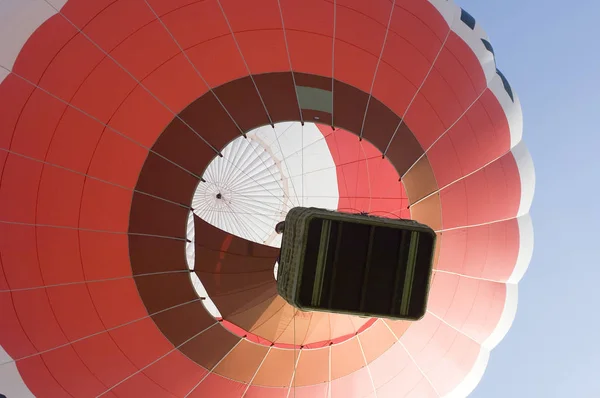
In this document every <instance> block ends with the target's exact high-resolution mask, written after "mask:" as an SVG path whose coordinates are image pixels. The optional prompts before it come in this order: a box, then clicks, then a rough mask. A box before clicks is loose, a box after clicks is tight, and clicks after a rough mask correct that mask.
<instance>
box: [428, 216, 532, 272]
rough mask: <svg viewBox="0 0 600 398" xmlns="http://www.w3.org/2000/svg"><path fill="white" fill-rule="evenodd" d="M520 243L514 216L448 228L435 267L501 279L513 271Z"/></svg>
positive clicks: (517, 225)
mask: <svg viewBox="0 0 600 398" xmlns="http://www.w3.org/2000/svg"><path fill="white" fill-rule="evenodd" d="M519 245H520V240H519V224H518V221H517V219H511V220H507V221H502V222H498V223H493V224H489V225H482V226H479V227H472V228H461V229H456V230H451V231H447V232H444V239H443V240H442V244H441V250H440V258H439V261H438V266H437V268H438V269H440V270H445V271H450V272H454V273H458V274H463V275H468V276H474V277H479V278H484V279H491V280H495V281H500V282H503V281H506V280H507V279H508V278H509V277H510V275H511V274H512V271H513V269H514V266H515V264H516V261H517V256H518V254H519Z"/></svg>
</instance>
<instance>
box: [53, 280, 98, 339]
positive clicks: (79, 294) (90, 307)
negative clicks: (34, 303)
mask: <svg viewBox="0 0 600 398" xmlns="http://www.w3.org/2000/svg"><path fill="white" fill-rule="evenodd" d="M48 298H49V300H50V305H51V306H52V311H54V315H55V316H56V319H57V320H58V322H59V324H60V327H61V329H62V330H63V332H64V333H65V335H66V336H67V339H69V341H73V340H77V339H81V338H85V337H88V336H91V335H92V334H95V333H99V332H101V331H103V330H104V325H103V324H102V321H101V320H100V318H99V317H98V313H97V312H96V309H95V308H94V303H93V302H92V300H91V297H90V294H89V291H88V288H87V286H86V285H84V284H80V285H69V286H60V287H53V288H49V289H48Z"/></svg>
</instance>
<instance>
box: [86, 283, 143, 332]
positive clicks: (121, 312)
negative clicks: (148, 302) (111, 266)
mask: <svg viewBox="0 0 600 398" xmlns="http://www.w3.org/2000/svg"><path fill="white" fill-rule="evenodd" d="M88 286H89V289H90V294H91V296H92V300H93V301H94V306H95V307H96V309H97V311H98V314H99V315H100V319H102V322H103V323H104V325H105V326H106V327H107V328H112V327H115V326H121V325H123V324H125V323H128V322H131V321H134V320H137V319H140V318H142V317H144V316H147V315H148V313H147V312H146V308H145V307H144V304H143V303H142V301H141V299H140V296H139V293H138V291H137V288H136V287H135V282H134V281H133V279H118V280H112V281H107V282H99V283H90V284H88Z"/></svg>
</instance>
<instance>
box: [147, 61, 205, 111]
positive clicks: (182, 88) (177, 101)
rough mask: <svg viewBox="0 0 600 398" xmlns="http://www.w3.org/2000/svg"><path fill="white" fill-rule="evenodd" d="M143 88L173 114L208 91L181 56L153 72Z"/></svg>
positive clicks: (188, 62)
mask: <svg viewBox="0 0 600 398" xmlns="http://www.w3.org/2000/svg"><path fill="white" fill-rule="evenodd" d="M144 86H145V87H146V88H147V89H148V90H150V92H152V94H154V95H155V96H156V97H157V98H159V99H160V100H161V102H162V103H163V104H165V105H166V106H167V107H168V108H169V109H170V110H171V111H173V112H175V113H179V112H181V111H182V110H183V109H184V108H185V107H186V106H188V105H189V104H190V103H191V102H192V101H193V100H195V99H196V98H198V97H200V96H201V95H202V94H204V93H205V92H206V91H207V90H208V88H207V87H206V85H205V84H204V83H203V82H202V79H200V77H199V76H198V73H197V72H196V71H195V70H194V68H193V67H192V66H191V65H190V61H188V60H187V58H186V57H185V56H184V55H183V54H179V55H177V56H175V57H173V58H171V59H170V60H169V61H167V62H165V63H164V64H162V65H161V66H160V67H159V68H158V69H156V70H155V71H153V72H152V74H151V75H150V76H148V77H147V78H146V79H145V80H144ZM136 90H140V88H138V89H136ZM157 105H158V106H160V107H163V106H162V105H160V104H157ZM163 108H164V107H163ZM164 111H166V110H163V111H161V112H164Z"/></svg>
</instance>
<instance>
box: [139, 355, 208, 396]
mask: <svg viewBox="0 0 600 398" xmlns="http://www.w3.org/2000/svg"><path fill="white" fill-rule="evenodd" d="M206 372H207V371H206V369H204V368H202V367H201V366H199V365H198V364H196V363H195V362H192V361H191V360H190V359H189V358H188V357H186V356H185V355H183V354H182V353H181V352H179V351H178V350H176V351H173V352H172V353H170V354H169V355H167V356H166V357H164V358H163V359H161V360H160V361H158V362H156V363H154V364H152V365H151V366H149V367H148V368H146V369H144V374H145V375H146V376H148V377H149V378H150V379H151V380H153V381H154V382H155V383H156V384H158V385H160V386H162V387H163V388H164V389H165V390H167V391H169V392H170V393H171V394H173V395H175V396H178V397H183V396H185V395H186V394H187V393H189V392H190V391H191V390H192V388H193V387H194V386H195V385H196V383H198V382H199V381H200V380H202V378H203V377H204V376H205V375H206Z"/></svg>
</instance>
